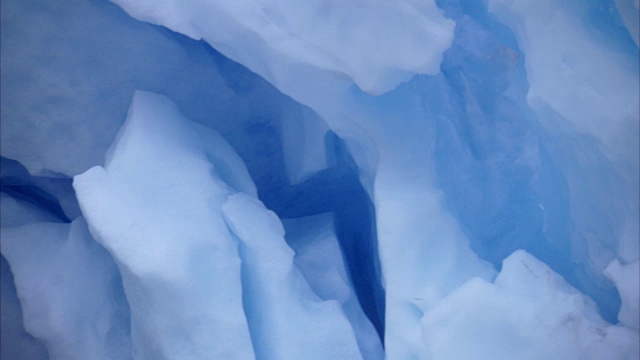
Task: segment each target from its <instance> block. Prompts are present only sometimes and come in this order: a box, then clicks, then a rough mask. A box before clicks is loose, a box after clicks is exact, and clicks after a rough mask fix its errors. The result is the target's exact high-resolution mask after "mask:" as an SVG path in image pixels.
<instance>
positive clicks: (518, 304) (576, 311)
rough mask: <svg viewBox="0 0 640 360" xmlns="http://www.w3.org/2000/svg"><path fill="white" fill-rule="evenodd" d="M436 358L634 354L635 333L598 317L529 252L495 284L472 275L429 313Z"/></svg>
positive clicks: (509, 262)
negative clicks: (472, 277) (471, 277)
mask: <svg viewBox="0 0 640 360" xmlns="http://www.w3.org/2000/svg"><path fill="white" fill-rule="evenodd" d="M422 330H423V336H424V341H425V343H426V344H427V349H428V353H429V355H430V357H429V358H430V359H434V360H439V359H443V360H445V359H446V360H456V359H460V360H462V359H472V358H475V359H515V358H517V359H523V360H537V359H551V360H555V359H557V360H560V359H575V360H579V359H593V360H596V359H619V360H623V359H634V358H637V357H638V356H640V353H639V349H638V348H637V346H634V344H637V336H638V334H637V333H636V332H633V331H630V330H629V329H627V328H624V327H621V326H614V325H611V324H609V323H607V322H605V321H603V320H602V318H600V316H599V315H598V314H597V311H596V309H595V307H594V305H593V303H592V302H591V300H590V299H588V298H586V297H584V296H583V295H582V294H580V293H579V292H578V291H576V290H575V289H574V288H572V287H571V286H569V285H568V284H567V283H566V282H565V281H564V280H563V279H562V277H560V276H559V275H558V274H556V273H554V272H553V271H552V270H551V269H549V267H547V266H546V265H545V264H544V263H542V262H540V261H539V260H538V259H536V258H534V257H533V256H531V255H529V254H528V253H526V252H524V251H517V252H515V253H513V254H512V255H511V256H509V257H508V258H507V259H505V260H504V264H503V267H502V271H501V272H500V274H499V275H498V276H497V278H496V279H495V281H494V282H493V284H491V283H489V282H486V281H484V280H481V279H477V278H476V279H472V280H470V281H469V282H467V283H466V284H464V285H463V286H461V287H460V288H458V289H457V290H456V291H454V292H453V293H451V295H449V296H448V297H447V298H445V299H444V300H443V301H442V302H441V303H440V304H439V305H438V306H436V307H434V308H433V309H431V310H430V311H428V312H426V313H425V315H424V318H423V320H422Z"/></svg>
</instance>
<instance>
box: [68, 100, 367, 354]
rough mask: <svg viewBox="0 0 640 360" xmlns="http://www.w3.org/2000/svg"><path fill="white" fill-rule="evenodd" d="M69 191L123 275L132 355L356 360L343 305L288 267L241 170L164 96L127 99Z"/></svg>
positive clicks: (275, 227)
mask: <svg viewBox="0 0 640 360" xmlns="http://www.w3.org/2000/svg"><path fill="white" fill-rule="evenodd" d="M74 188H75V189H76V191H77V194H78V200H79V202H80V206H81V208H82V211H83V214H85V215H86V217H87V219H88V221H89V225H90V228H91V231H92V233H93V234H94V235H95V237H96V239H97V240H98V241H99V242H100V243H101V244H103V245H104V246H105V248H107V250H109V251H110V252H111V253H112V255H113V256H114V258H115V259H116V262H117V264H118V266H119V268H120V271H121V272H122V276H123V282H124V289H125V293H126V295H127V299H128V301H129V304H130V307H131V314H132V315H131V319H132V320H131V321H132V329H131V332H132V339H133V346H134V352H135V354H137V355H136V356H137V357H138V356H139V357H140V358H147V357H153V358H168V359H202V358H220V359H227V358H233V359H252V358H254V357H255V356H256V355H255V354H256V353H255V352H258V353H259V354H260V355H259V356H260V357H263V358H265V359H292V360H293V359H300V358H308V359H316V358H317V359H326V358H336V359H338V358H348V359H358V358H360V357H361V355H360V352H359V349H358V346H357V343H356V339H355V336H354V334H353V330H352V328H351V327H350V325H349V322H348V320H347V319H346V317H345V315H344V314H343V312H342V309H341V307H340V305H339V304H338V303H337V302H335V301H322V300H321V299H319V298H317V296H316V295H315V294H314V293H313V292H312V291H311V289H310V288H309V285H308V284H307V283H306V281H305V280H304V278H303V277H302V275H301V274H300V273H299V271H298V270H297V269H296V268H295V267H294V265H293V259H292V258H293V252H292V250H291V249H290V248H289V247H288V246H287V244H286V242H285V240H284V231H283V229H282V224H281V223H280V220H279V219H278V218H277V216H275V214H274V213H272V212H270V211H268V210H267V209H266V208H265V207H264V205H262V203H261V202H259V201H258V200H257V199H255V196H256V194H255V193H256V190H255V186H254V185H253V183H252V182H251V180H250V178H249V176H248V173H247V170H246V168H245V167H244V164H243V163H242V161H241V160H240V159H239V158H238V156H237V155H236V154H235V152H234V151H233V150H232V149H231V148H230V147H229V146H228V144H226V142H224V140H223V139H222V138H221V137H220V135H218V134H217V133H216V132H215V131H213V130H211V129H208V128H204V127H202V126H200V125H197V124H194V123H192V122H190V121H189V120H187V119H186V118H184V116H183V115H181V113H180V112H179V110H178V109H177V107H176V106H175V105H174V104H173V103H172V102H171V101H170V100H169V99H167V98H166V97H163V96H160V95H156V94H152V93H147V92H136V95H135V97H134V100H133V103H132V105H131V109H130V112H129V117H128V119H127V121H126V123H125V125H124V126H123V128H122V129H121V131H120V133H119V135H118V138H117V141H116V142H115V143H114V145H113V147H112V148H111V149H110V150H109V152H108V153H107V156H106V166H105V168H101V167H95V168H92V169H90V170H89V171H87V172H86V173H84V174H82V175H78V176H76V177H75V179H74ZM175 331H180V334H181V335H180V336H179V337H176V335H175ZM254 350H255V352H254Z"/></svg>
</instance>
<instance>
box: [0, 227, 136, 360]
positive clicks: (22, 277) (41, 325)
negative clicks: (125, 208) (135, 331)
mask: <svg viewBox="0 0 640 360" xmlns="http://www.w3.org/2000/svg"><path fill="white" fill-rule="evenodd" d="M1 235H2V243H1V249H2V255H3V256H4V257H6V259H7V260H8V262H9V265H10V266H11V271H12V272H13V274H14V278H15V284H16V290H17V294H18V299H20V304H21V306H22V311H23V314H24V327H25V329H26V330H27V331H28V332H29V333H30V334H32V335H33V336H34V337H35V338H37V339H39V340H41V341H42V342H43V343H44V344H45V345H46V346H47V350H48V353H49V358H50V359H88V358H90V359H125V358H128V357H129V356H130V341H129V323H128V320H129V319H128V316H129V313H128V308H127V305H126V303H123V302H122V298H121V297H118V294H119V292H121V290H118V287H121V286H122V284H121V282H120V281H121V280H120V275H119V273H118V272H117V271H116V268H115V264H114V263H113V259H112V258H111V257H110V256H109V255H108V254H107V253H106V251H105V250H104V249H103V248H102V247H100V246H99V245H98V244H96V243H95V241H93V239H92V238H91V235H89V231H88V229H87V225H86V223H85V222H84V220H83V219H82V218H78V219H76V220H75V221H74V222H73V223H71V224H61V223H47V222H36V223H31V224H27V225H23V226H19V227H11V228H3V229H2V232H1Z"/></svg>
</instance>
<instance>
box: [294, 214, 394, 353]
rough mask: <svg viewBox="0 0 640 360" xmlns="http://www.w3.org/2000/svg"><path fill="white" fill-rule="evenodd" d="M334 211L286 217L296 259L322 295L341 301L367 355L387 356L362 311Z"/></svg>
mask: <svg viewBox="0 0 640 360" xmlns="http://www.w3.org/2000/svg"><path fill="white" fill-rule="evenodd" d="M333 216H334V215H333V214H332V213H324V214H320V215H314V216H307V217H302V218H296V219H287V220H284V221H283V225H284V227H285V229H286V238H287V243H288V244H289V246H291V249H293V251H294V252H295V256H294V259H293V261H294V263H295V264H296V266H297V267H298V268H299V269H300V272H301V273H302V275H304V277H305V278H306V279H307V281H308V282H309V285H310V286H311V288H312V289H313V290H314V291H315V293H316V294H318V296H319V297H320V298H321V299H324V300H329V299H333V300H336V301H338V302H339V303H340V304H341V306H342V309H343V310H344V313H345V315H346V316H347V318H348V319H349V321H350V322H351V327H352V328H353V331H354V332H355V336H356V339H357V341H358V346H359V348H360V351H361V353H362V356H363V358H364V359H372V360H375V359H384V351H383V349H382V344H381V342H380V338H379V337H378V334H377V332H376V330H375V328H374V327H373V325H372V324H371V322H370V320H369V319H368V318H367V316H366V315H365V313H364V312H363V311H362V308H361V307H360V304H359V303H358V298H357V294H356V293H355V290H354V288H353V285H352V282H351V279H350V276H349V275H348V274H349V273H348V272H347V268H346V266H345V263H344V259H343V256H342V252H341V250H340V244H339V242H338V239H337V238H336V234H335V224H334V220H333Z"/></svg>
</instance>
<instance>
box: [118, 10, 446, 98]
mask: <svg viewBox="0 0 640 360" xmlns="http://www.w3.org/2000/svg"><path fill="white" fill-rule="evenodd" d="M114 2H115V3H117V4H118V5H120V6H121V7H122V8H123V9H125V10H126V11H127V12H128V13H129V14H130V15H131V16H133V17H135V18H137V19H139V20H142V21H147V22H151V23H154V24H160V25H164V26H166V27H168V28H170V29H172V30H174V31H177V32H180V33H182V34H185V35H187V36H190V37H192V38H194V39H204V40H206V41H207V42H209V43H210V44H212V45H213V46H214V47H215V48H216V49H218V50H220V51H221V52H222V53H223V54H225V55H226V56H228V57H229V58H231V59H233V60H235V61H238V62H240V63H242V64H244V65H245V66H247V67H248V68H249V69H251V70H252V71H254V72H256V73H258V74H260V75H261V76H263V77H264V78H265V79H267V80H268V81H269V82H271V83H272V84H274V85H275V86H276V87H278V88H281V87H288V86H291V85H293V83H295V82H301V81H302V82H305V81H308V80H312V79H314V80H315V79H319V78H321V77H330V78H335V79H341V78H343V79H346V80H351V81H353V82H355V83H356V84H357V85H358V86H359V87H360V89H362V90H363V91H365V92H368V93H372V94H381V93H384V92H386V91H389V90H392V89H393V88H395V87H396V86H397V85H398V84H400V83H401V82H404V81H406V80H408V79H409V78H410V77H411V76H413V75H414V74H416V73H419V74H424V73H428V74H435V73H437V72H438V71H439V66H440V62H441V60H442V53H443V52H444V51H445V50H446V49H447V48H448V47H449V45H450V43H451V39H452V35H453V34H452V32H453V27H454V24H453V22H452V21H450V20H448V19H446V18H444V17H443V15H442V13H441V11H440V9H439V8H438V7H437V6H436V4H435V1H433V0H428V1H415V0H402V1H393V2H390V1H380V0H355V1H348V2H346V1H341V0H307V1H290V0H280V1H265V0H259V1H248V0H242V1H234V2H228V1H203V0H197V1H190V2H188V3H185V2H172V1H164V2H162V3H157V2H154V1H129V0H116V1H114ZM238 44H242V45H241V46H238ZM296 75H298V76H302V77H296ZM309 85H311V83H310V84H309ZM293 86H297V85H293Z"/></svg>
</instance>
